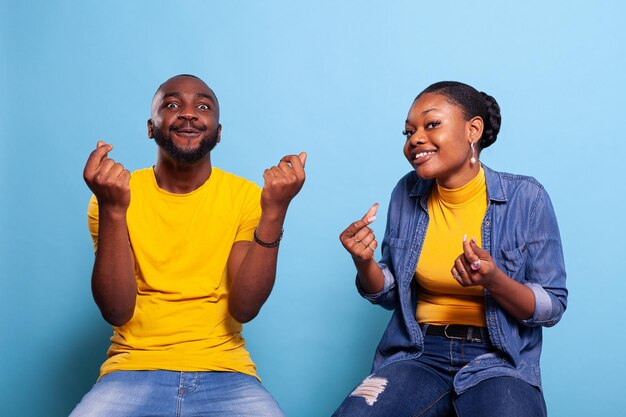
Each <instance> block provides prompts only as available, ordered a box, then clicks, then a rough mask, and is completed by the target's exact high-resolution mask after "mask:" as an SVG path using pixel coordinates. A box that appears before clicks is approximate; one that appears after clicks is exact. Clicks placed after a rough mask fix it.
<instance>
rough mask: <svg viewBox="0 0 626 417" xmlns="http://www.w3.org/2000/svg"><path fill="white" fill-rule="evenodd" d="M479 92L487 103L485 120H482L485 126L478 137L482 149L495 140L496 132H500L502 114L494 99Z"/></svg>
mask: <svg viewBox="0 0 626 417" xmlns="http://www.w3.org/2000/svg"><path fill="white" fill-rule="evenodd" d="M480 94H481V95H482V96H483V98H484V99H485V104H486V105H487V117H486V120H483V122H484V123H485V127H484V130H483V135H482V136H481V138H480V147H481V149H484V148H486V147H488V146H490V145H491V144H493V143H494V142H495V141H496V139H497V137H498V132H500V125H501V123H502V116H501V115H500V106H499V105H498V102H497V101H496V99H495V98H493V97H491V96H490V95H489V94H486V93H483V92H482V91H481V92H480Z"/></svg>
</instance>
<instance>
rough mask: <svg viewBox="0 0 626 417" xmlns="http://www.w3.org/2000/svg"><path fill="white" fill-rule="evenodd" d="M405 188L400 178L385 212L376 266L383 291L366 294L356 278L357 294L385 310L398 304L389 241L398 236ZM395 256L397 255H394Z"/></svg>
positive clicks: (408, 185) (405, 185)
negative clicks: (380, 270) (382, 276)
mask: <svg viewBox="0 0 626 417" xmlns="http://www.w3.org/2000/svg"><path fill="white" fill-rule="evenodd" d="M407 187H410V184H409V183H408V181H407V177H404V178H402V179H401V180H400V181H399V182H398V184H397V185H396V186H395V188H394V189H393V191H392V193H391V200H390V202H389V209H388V210H387V224H386V226H385V236H384V238H383V243H382V245H381V252H382V258H381V260H380V261H379V262H378V265H379V266H380V268H381V269H382V271H383V274H384V275H385V285H384V287H383V289H382V290H381V291H380V292H378V293H376V294H367V293H366V292H364V291H363V288H362V287H361V285H360V283H359V279H358V276H357V279H356V286H357V289H358V291H359V294H361V296H362V297H363V298H365V299H367V300H369V301H370V302H371V303H372V304H378V305H380V306H382V307H384V308H386V309H387V310H393V309H394V308H395V307H396V306H397V303H398V290H397V285H396V272H397V271H395V270H394V262H393V259H392V250H393V249H392V247H391V245H390V241H391V240H392V238H393V237H394V236H395V235H397V234H398V228H399V227H398V225H399V214H400V210H401V206H402V199H403V198H405V196H406V195H407V194H408V192H407ZM396 255H397V254H396Z"/></svg>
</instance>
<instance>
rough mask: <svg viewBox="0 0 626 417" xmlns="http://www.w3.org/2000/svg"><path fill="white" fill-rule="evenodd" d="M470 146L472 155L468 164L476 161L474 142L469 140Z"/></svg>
mask: <svg viewBox="0 0 626 417" xmlns="http://www.w3.org/2000/svg"><path fill="white" fill-rule="evenodd" d="M470 148H472V157H471V158H470V164H472V165H474V164H475V163H476V150H475V149H474V142H470Z"/></svg>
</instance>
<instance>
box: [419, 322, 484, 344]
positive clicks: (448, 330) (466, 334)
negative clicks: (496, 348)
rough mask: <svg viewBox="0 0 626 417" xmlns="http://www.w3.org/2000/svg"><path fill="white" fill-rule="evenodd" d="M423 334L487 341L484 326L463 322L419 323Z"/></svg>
mask: <svg viewBox="0 0 626 417" xmlns="http://www.w3.org/2000/svg"><path fill="white" fill-rule="evenodd" d="M420 327H421V329H422V331H423V332H424V334H425V335H432V336H444V337H447V338H448V339H462V340H467V341H470V342H481V343H484V342H487V341H489V332H488V331H487V328H486V327H479V326H466V325H463V324H448V325H447V326H435V325H434V324H427V323H420Z"/></svg>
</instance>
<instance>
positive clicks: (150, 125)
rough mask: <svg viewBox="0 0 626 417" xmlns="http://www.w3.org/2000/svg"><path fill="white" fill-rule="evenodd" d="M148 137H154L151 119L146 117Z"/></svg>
mask: <svg viewBox="0 0 626 417" xmlns="http://www.w3.org/2000/svg"><path fill="white" fill-rule="evenodd" d="M148 137H149V138H150V139H153V138H154V128H153V127H152V119H148Z"/></svg>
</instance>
